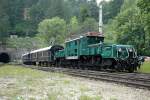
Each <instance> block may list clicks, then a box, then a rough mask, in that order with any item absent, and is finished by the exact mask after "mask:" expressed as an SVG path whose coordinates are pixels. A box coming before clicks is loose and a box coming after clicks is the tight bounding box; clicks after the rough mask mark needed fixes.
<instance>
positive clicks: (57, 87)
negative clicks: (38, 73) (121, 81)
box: [0, 76, 150, 100]
mask: <svg viewBox="0 0 150 100" xmlns="http://www.w3.org/2000/svg"><path fill="white" fill-rule="evenodd" d="M12 98H15V99H17V100H22V98H23V99H25V100H31V99H33V100H34V99H35V100H79V99H80V100H150V91H148V90H144V89H135V88H131V87H126V86H123V85H117V84H114V83H107V82H102V81H95V80H89V79H84V78H77V77H72V76H63V77H62V76H55V77H47V78H41V79H39V78H37V79H31V78H29V77H24V78H21V77H17V78H14V77H5V78H0V100H12Z"/></svg>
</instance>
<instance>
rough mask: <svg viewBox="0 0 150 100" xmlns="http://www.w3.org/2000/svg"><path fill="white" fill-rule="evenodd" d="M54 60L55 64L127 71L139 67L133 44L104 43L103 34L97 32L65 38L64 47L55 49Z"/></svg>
mask: <svg viewBox="0 0 150 100" xmlns="http://www.w3.org/2000/svg"><path fill="white" fill-rule="evenodd" d="M55 62H56V64H57V66H67V67H68V66H71V67H74V68H75V67H78V68H83V69H84V68H87V69H96V70H101V69H104V70H105V69H107V70H117V71H129V72H133V71H135V70H137V68H138V67H139V64H138V57H137V53H136V50H135V48H134V46H132V45H118V44H105V43H104V36H103V35H101V34H100V33H97V32H88V33H86V34H84V35H83V36H80V37H78V38H74V39H70V40H67V41H66V42H65V48H64V49H62V50H58V51H56V53H55Z"/></svg>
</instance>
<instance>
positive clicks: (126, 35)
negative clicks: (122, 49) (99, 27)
mask: <svg viewBox="0 0 150 100" xmlns="http://www.w3.org/2000/svg"><path fill="white" fill-rule="evenodd" d="M139 1H140V0H139ZM137 2H138V0H134V1H132V0H125V1H124V4H123V5H122V7H121V12H120V13H118V15H117V16H116V17H115V18H114V19H113V20H112V21H110V22H109V23H108V24H107V25H106V26H105V32H106V34H107V35H108V37H110V34H109V33H111V34H114V36H115V37H112V39H116V42H117V43H120V44H130V45H134V46H135V47H136V48H137V50H138V54H140V55H150V51H149V49H150V44H149V43H150V34H149V32H150V30H147V29H148V27H149V23H147V21H148V19H149V17H145V16H144V15H145V14H144V15H143V14H142V12H141V11H140V10H139V8H138V7H137ZM138 5H141V4H140V3H138ZM147 15H148V14H147ZM145 20H146V21H145ZM146 23H147V24H146Z"/></svg>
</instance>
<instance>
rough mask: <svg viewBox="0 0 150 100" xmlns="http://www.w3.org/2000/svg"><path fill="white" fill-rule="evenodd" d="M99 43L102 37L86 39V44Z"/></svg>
mask: <svg viewBox="0 0 150 100" xmlns="http://www.w3.org/2000/svg"><path fill="white" fill-rule="evenodd" d="M100 41H102V37H95V36H93V37H92V36H90V37H88V44H97V43H100Z"/></svg>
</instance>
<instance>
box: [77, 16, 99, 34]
mask: <svg viewBox="0 0 150 100" xmlns="http://www.w3.org/2000/svg"><path fill="white" fill-rule="evenodd" d="M91 31H96V32H98V23H97V21H96V20H95V19H94V18H87V19H86V20H85V21H84V22H83V24H82V25H81V29H80V33H86V32H91Z"/></svg>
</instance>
